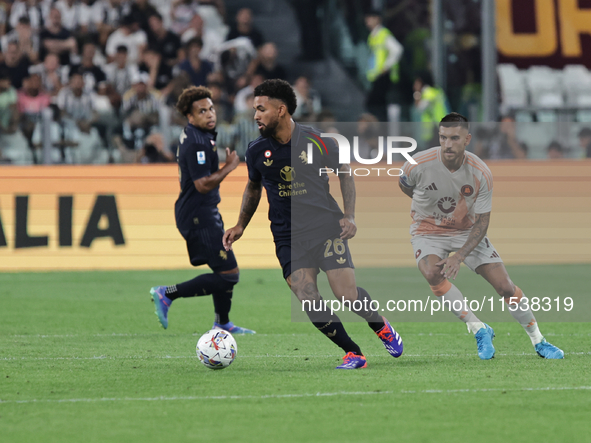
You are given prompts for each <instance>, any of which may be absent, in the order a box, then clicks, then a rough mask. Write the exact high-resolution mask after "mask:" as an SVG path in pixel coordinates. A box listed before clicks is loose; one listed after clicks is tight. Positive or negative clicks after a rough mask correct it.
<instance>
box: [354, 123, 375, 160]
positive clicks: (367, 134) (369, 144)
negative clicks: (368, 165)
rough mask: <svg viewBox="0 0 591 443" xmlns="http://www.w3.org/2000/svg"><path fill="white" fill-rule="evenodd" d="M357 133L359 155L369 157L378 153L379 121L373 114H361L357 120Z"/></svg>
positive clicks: (373, 156)
mask: <svg viewBox="0 0 591 443" xmlns="http://www.w3.org/2000/svg"><path fill="white" fill-rule="evenodd" d="M357 134H358V135H359V155H360V156H361V158H365V159H370V158H375V157H377V155H378V150H379V135H380V123H379V120H378V118H377V117H376V116H375V115H373V114H368V113H365V114H361V116H360V117H359V120H357Z"/></svg>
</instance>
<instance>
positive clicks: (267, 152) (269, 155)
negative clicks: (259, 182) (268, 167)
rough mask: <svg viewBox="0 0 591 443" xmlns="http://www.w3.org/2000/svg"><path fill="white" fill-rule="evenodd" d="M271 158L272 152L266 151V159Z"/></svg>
mask: <svg viewBox="0 0 591 443" xmlns="http://www.w3.org/2000/svg"><path fill="white" fill-rule="evenodd" d="M269 157H271V151H269V150H266V151H265V158H269Z"/></svg>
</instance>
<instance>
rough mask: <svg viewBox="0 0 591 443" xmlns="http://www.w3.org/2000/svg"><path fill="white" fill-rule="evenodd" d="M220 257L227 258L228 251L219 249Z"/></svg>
mask: <svg viewBox="0 0 591 443" xmlns="http://www.w3.org/2000/svg"><path fill="white" fill-rule="evenodd" d="M220 257H221V258H222V260H228V253H227V252H226V251H224V250H221V251H220Z"/></svg>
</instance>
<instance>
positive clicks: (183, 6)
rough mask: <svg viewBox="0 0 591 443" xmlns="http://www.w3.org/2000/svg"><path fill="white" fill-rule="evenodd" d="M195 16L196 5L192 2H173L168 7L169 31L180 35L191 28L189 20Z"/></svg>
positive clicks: (192, 0)
mask: <svg viewBox="0 0 591 443" xmlns="http://www.w3.org/2000/svg"><path fill="white" fill-rule="evenodd" d="M195 15H198V14H197V4H196V2H195V1H194V0H175V1H173V2H172V5H171V6H170V19H171V25H170V30H171V31H172V32H174V33H175V34H177V35H182V34H183V32H185V31H186V30H187V29H189V27H190V26H191V20H192V19H193V17H194V16H195Z"/></svg>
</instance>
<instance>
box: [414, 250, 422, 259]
mask: <svg viewBox="0 0 591 443" xmlns="http://www.w3.org/2000/svg"><path fill="white" fill-rule="evenodd" d="M421 252H423V251H421V250H420V249H417V252H415V258H419V256H420V255H421Z"/></svg>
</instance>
